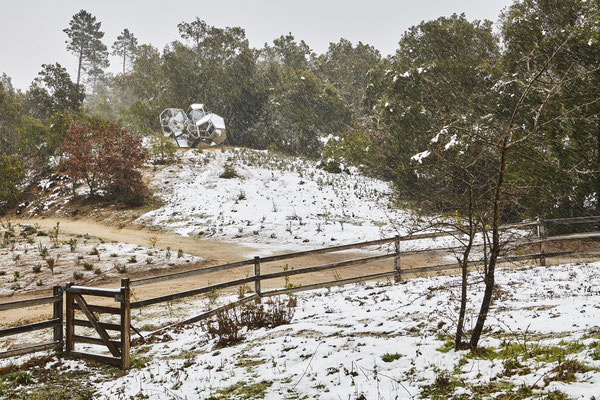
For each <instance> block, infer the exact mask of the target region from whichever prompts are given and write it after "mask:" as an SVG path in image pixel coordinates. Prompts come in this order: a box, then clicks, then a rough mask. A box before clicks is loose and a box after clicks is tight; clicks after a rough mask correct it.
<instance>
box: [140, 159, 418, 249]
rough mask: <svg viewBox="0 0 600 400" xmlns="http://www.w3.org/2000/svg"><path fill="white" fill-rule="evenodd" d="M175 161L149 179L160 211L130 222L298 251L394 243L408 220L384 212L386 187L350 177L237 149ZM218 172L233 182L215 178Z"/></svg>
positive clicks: (404, 214) (397, 213)
mask: <svg viewBox="0 0 600 400" xmlns="http://www.w3.org/2000/svg"><path fill="white" fill-rule="evenodd" d="M179 155H180V158H181V160H180V163H179V164H177V165H171V166H166V167H160V168H159V169H158V170H157V171H156V172H155V173H154V175H153V180H152V186H153V187H154V189H155V191H156V193H157V194H158V195H160V196H161V198H162V199H163V200H164V202H165V205H164V206H163V207H161V208H159V209H157V210H154V211H151V212H149V213H146V214H144V215H142V216H141V217H140V218H139V219H138V220H137V221H136V222H138V223H143V224H148V223H150V224H153V225H156V226H160V227H161V228H166V229H170V230H173V231H175V232H177V233H179V234H182V235H185V236H198V237H201V238H213V239H223V240H235V241H240V242H246V243H265V244H277V245H281V243H285V247H286V248H302V247H304V248H306V247H319V246H322V245H335V244H341V243H349V242H358V241H362V240H370V239H378V238H380V237H382V236H390V235H394V234H397V233H398V232H399V230H398V229H397V227H399V226H402V225H403V223H404V222H405V221H406V220H407V218H408V217H409V215H408V213H407V212H404V211H401V210H397V209H392V208H390V200H392V197H391V196H392V189H391V187H390V185H389V184H388V183H386V182H383V181H380V180H376V179H372V178H368V177H365V176H363V175H361V174H360V173H358V172H357V171H356V170H352V171H350V172H344V173H340V174H333V173H329V172H326V171H324V170H323V169H320V168H318V167H317V165H316V163H315V162H313V161H309V160H305V159H300V158H294V157H287V156H282V155H279V154H276V153H272V152H269V151H258V150H250V149H240V148H233V149H205V150H203V151H200V150H188V151H186V152H182V153H179ZM226 165H229V166H231V167H232V168H233V170H234V171H235V172H236V173H237V175H238V176H237V177H233V178H230V179H225V178H222V177H220V176H221V175H222V174H223V172H224V169H225V166H226ZM400 233H404V232H403V231H400Z"/></svg>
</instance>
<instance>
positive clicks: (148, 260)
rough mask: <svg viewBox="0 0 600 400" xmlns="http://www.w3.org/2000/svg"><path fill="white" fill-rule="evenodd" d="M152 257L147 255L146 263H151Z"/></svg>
mask: <svg viewBox="0 0 600 400" xmlns="http://www.w3.org/2000/svg"><path fill="white" fill-rule="evenodd" d="M152 261H153V260H152V257H146V264H148V265H150V264H152Z"/></svg>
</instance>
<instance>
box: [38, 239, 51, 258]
mask: <svg viewBox="0 0 600 400" xmlns="http://www.w3.org/2000/svg"><path fill="white" fill-rule="evenodd" d="M38 252H39V253H40V257H42V258H46V257H48V255H49V252H48V247H46V246H43V245H42V242H38Z"/></svg>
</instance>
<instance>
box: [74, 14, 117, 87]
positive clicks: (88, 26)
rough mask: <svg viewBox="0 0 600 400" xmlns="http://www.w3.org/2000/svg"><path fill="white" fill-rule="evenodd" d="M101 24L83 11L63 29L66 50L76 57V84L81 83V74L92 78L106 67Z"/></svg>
mask: <svg viewBox="0 0 600 400" xmlns="http://www.w3.org/2000/svg"><path fill="white" fill-rule="evenodd" d="M101 25H102V23H101V22H96V17H94V16H92V14H90V13H88V12H87V11H85V10H81V11H79V12H78V13H77V14H75V15H73V18H72V19H71V21H70V22H69V27H68V28H66V29H63V32H65V33H66V34H67V36H68V37H69V40H67V41H66V42H65V43H66V44H67V50H69V51H70V52H71V53H73V54H75V55H76V56H77V60H78V66H77V84H78V85H79V84H80V83H81V78H82V74H83V73H86V72H87V73H89V74H91V76H92V77H93V78H95V77H97V76H98V75H99V74H100V72H101V71H102V70H103V69H104V68H106V67H107V66H108V51H107V49H106V46H105V45H104V43H102V38H103V37H104V32H102V31H101V30H100V26H101Z"/></svg>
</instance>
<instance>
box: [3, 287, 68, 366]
mask: <svg viewBox="0 0 600 400" xmlns="http://www.w3.org/2000/svg"><path fill="white" fill-rule="evenodd" d="M44 304H52V319H49V320H47V321H43V322H36V323H33V324H28V325H21V326H16V327H13V328H8V329H2V330H0V337H7V336H14V335H19V334H22V333H26V332H33V331H39V330H41V329H48V328H52V330H53V334H52V336H53V340H52V341H50V342H42V343H36V344H33V345H29V346H25V347H21V348H16V349H12V350H8V351H4V352H1V353H0V358H7V357H15V356H20V355H23V354H28V353H34V352H37V351H44V350H54V349H56V350H62V348H63V327H62V323H63V289H62V287H60V286H54V288H53V289H52V296H49V297H40V298H37V299H31V300H21V301H13V302H10V303H3V304H0V311H5V310H16V309H24V308H28V307H33V306H40V305H44Z"/></svg>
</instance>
